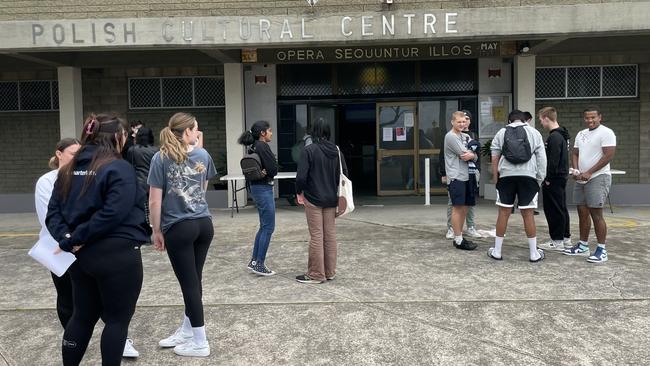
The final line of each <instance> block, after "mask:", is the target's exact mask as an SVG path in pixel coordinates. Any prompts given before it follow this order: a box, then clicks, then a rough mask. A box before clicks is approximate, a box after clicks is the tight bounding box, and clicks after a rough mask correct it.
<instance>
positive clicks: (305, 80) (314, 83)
mask: <svg viewBox="0 0 650 366" xmlns="http://www.w3.org/2000/svg"><path fill="white" fill-rule="evenodd" d="M331 79H332V69H331V66H330V65H324V64H323V65H278V82H279V86H278V95H280V96H282V97H303V96H305V97H313V96H327V95H332V82H331Z"/></svg>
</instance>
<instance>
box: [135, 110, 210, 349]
mask: <svg viewBox="0 0 650 366" xmlns="http://www.w3.org/2000/svg"><path fill="white" fill-rule="evenodd" d="M198 133H199V124H198V122H197V121H196V118H195V117H194V116H192V115H191V114H188V113H176V114H174V115H173V116H172V117H171V118H170V119H169V123H168V125H167V127H165V128H164V129H163V130H162V131H161V132H160V151H159V152H157V153H156V154H155V155H154V157H153V159H152V160H151V168H150V170H149V179H148V183H149V187H150V188H149V210H150V222H151V226H152V227H153V245H154V248H156V249H158V250H161V251H162V250H167V255H168V256H169V261H170V262H171V264H172V268H173V269H174V274H176V278H177V279H178V283H179V284H180V286H181V292H182V293H183V301H184V303H185V316H184V317H183V321H182V323H181V326H180V327H179V328H178V329H177V330H176V331H175V332H174V333H173V334H172V335H171V336H169V337H167V338H165V339H163V340H161V341H160V342H159V343H158V344H159V345H160V347H163V348H168V347H169V348H171V347H174V353H176V354H177V355H180V356H193V357H207V356H209V355H210V344H209V343H208V340H207V337H206V334H205V322H204V317H203V300H202V298H201V297H202V295H203V286H202V284H201V281H202V278H203V265H204V263H205V258H206V257H207V255H208V249H209V248H210V243H211V242H212V237H213V236H214V227H213V226H212V217H211V215H210V210H209V209H208V203H207V201H206V199H205V192H206V190H207V187H208V180H209V179H210V178H212V177H214V176H215V175H216V174H217V171H216V169H215V167H214V163H213V161H212V157H210V154H208V152H207V151H206V150H205V149H203V148H200V147H195V145H196V142H197V138H198Z"/></svg>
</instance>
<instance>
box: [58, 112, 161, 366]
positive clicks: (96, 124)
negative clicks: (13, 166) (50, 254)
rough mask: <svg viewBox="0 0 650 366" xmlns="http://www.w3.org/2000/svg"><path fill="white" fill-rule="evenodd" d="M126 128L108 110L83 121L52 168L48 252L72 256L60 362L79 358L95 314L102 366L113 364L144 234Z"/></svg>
mask: <svg viewBox="0 0 650 366" xmlns="http://www.w3.org/2000/svg"><path fill="white" fill-rule="evenodd" d="M127 131H128V125H127V124H126V122H125V121H124V120H122V119H120V118H118V117H116V116H114V115H107V114H103V115H98V116H95V115H91V116H90V117H89V118H88V119H86V121H85V122H84V125H83V131H82V136H81V148H80V149H79V151H77V153H76V154H75V157H74V159H73V160H72V161H71V162H70V163H69V164H67V165H65V166H63V167H61V168H60V169H59V174H58V177H57V181H56V183H55V185H54V190H53V192H52V198H51V199H50V202H49V205H48V212H47V218H46V220H45V222H46V224H47V229H48V230H49V232H50V233H51V234H52V237H53V238H54V240H56V241H57V242H58V243H59V248H58V249H57V251H56V252H60V251H62V250H63V251H67V252H72V253H74V254H75V256H76V257H77V260H76V261H75V262H74V263H73V264H72V265H71V266H70V268H69V270H68V272H69V273H70V278H71V280H72V289H73V293H74V296H73V303H74V305H73V306H74V312H73V314H72V317H71V318H70V320H69V321H68V324H67V326H66V327H65V332H64V334H63V342H62V354H63V364H64V365H78V364H79V363H80V362H81V359H82V358H83V356H84V353H85V352H86V348H87V346H88V342H89V341H90V338H91V336H92V333H93V329H94V328H95V324H96V323H97V320H99V319H100V318H101V319H102V320H103V321H104V330H103V331H102V340H101V353H102V364H103V365H119V364H120V362H121V358H122V352H123V350H124V344H125V341H126V336H127V331H128V327H129V322H130V321H131V317H132V316H133V313H134V311H135V305H136V302H137V300H138V296H139V295H140V289H141V287H142V257H141V255H140V245H141V243H143V242H145V241H146V240H147V239H148V234H149V233H148V230H147V229H148V226H147V225H146V223H145V219H144V208H143V207H142V204H140V203H139V202H142V197H138V192H139V191H138V189H137V187H136V185H137V183H136V178H135V173H134V171H133V168H132V167H131V165H129V163H127V162H126V161H124V160H122V159H121V155H120V152H121V149H122V147H123V146H124V143H125V141H126V139H127Z"/></svg>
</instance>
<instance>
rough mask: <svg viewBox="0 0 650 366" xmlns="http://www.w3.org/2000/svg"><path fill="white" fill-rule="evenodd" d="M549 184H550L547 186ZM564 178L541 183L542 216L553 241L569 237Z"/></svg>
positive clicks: (569, 228) (565, 180)
mask: <svg viewBox="0 0 650 366" xmlns="http://www.w3.org/2000/svg"><path fill="white" fill-rule="evenodd" d="M547 183H550V184H547ZM566 183H567V179H566V178H551V179H546V180H545V181H544V182H542V195H543V202H544V215H545V216H546V221H547V222H548V231H549V234H550V236H551V239H553V240H558V241H559V240H563V239H564V238H570V237H571V227H570V226H569V210H568V209H567V205H566Z"/></svg>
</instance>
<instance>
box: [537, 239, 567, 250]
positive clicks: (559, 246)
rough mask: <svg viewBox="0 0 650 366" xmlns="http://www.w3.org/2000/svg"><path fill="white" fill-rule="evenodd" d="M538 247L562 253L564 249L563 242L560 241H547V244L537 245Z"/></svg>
mask: <svg viewBox="0 0 650 366" xmlns="http://www.w3.org/2000/svg"><path fill="white" fill-rule="evenodd" d="M538 247H540V248H542V249H547V250H555V251H563V250H564V248H566V247H565V246H564V242H562V241H560V240H557V241H556V240H552V239H551V240H549V241H547V242H544V243H541V244H539V245H538Z"/></svg>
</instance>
